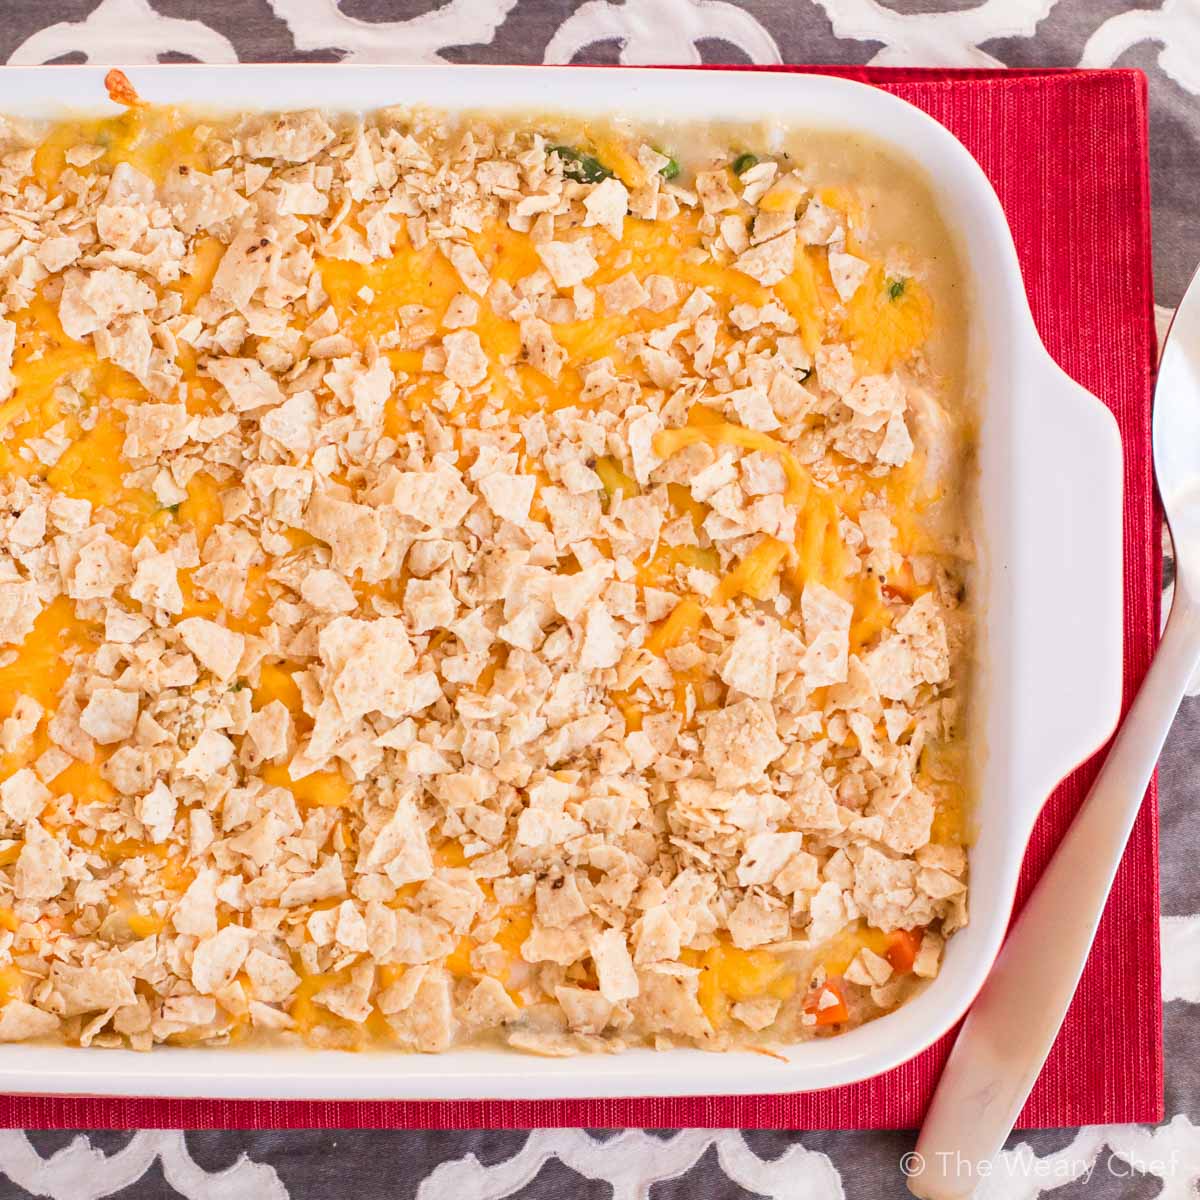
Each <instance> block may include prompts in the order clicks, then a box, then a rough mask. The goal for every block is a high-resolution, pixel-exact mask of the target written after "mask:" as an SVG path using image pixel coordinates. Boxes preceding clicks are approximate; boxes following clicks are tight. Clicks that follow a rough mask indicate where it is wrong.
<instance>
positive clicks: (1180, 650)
mask: <svg viewBox="0 0 1200 1200" xmlns="http://www.w3.org/2000/svg"><path fill="white" fill-rule="evenodd" d="M1198 661H1200V608H1197V607H1196V606H1194V605H1193V604H1192V603H1191V602H1190V601H1188V600H1187V599H1186V597H1184V596H1183V595H1182V594H1181V591H1180V590H1179V589H1177V590H1176V596H1175V603H1174V605H1173V606H1172V609H1171V615H1170V619H1169V620H1168V622H1167V628H1166V631H1165V632H1164V634H1163V638H1162V641H1161V643H1160V645H1159V648H1158V653H1157V654H1156V655H1155V658H1154V662H1153V664H1152V665H1151V668H1150V671H1149V672H1148V674H1147V675H1146V678H1145V680H1144V681H1143V683H1142V687H1141V690H1140V691H1139V692H1138V695H1137V698H1136V699H1135V700H1134V703H1133V706H1132V708H1130V710H1129V715H1128V716H1127V717H1126V719H1125V722H1124V725H1123V726H1122V728H1121V731H1120V733H1119V734H1118V735H1117V737H1116V739H1115V740H1114V741H1113V744H1112V748H1111V750H1110V751H1109V753H1108V758H1107V759H1106V760H1105V763H1104V766H1103V768H1102V769H1101V771H1100V774H1099V775H1098V776H1097V778H1096V782H1095V783H1094V784H1093V785H1092V789H1091V791H1090V792H1089V793H1088V795H1087V798H1086V799H1085V800H1084V802H1083V805H1082V806H1081V807H1080V810H1079V813H1078V815H1077V816H1076V817H1075V820H1074V821H1073V822H1072V824H1071V827H1070V828H1069V829H1068V830H1067V833H1066V835H1065V837H1064V838H1063V840H1062V842H1061V843H1060V845H1059V847H1058V849H1057V850H1056V851H1055V853H1054V857H1053V858H1052V859H1051V860H1050V864H1049V866H1047V868H1046V870H1045V872H1044V873H1043V874H1042V877H1041V879H1040V880H1039V881H1038V884H1037V886H1036V888H1035V889H1034V891H1033V894H1032V895H1031V896H1030V898H1029V900H1028V901H1027V902H1026V904H1025V907H1024V908H1023V909H1022V911H1021V915H1020V917H1019V918H1018V920H1017V923H1016V926H1015V928H1014V929H1013V930H1012V932H1011V933H1010V934H1009V936H1008V940H1007V941H1006V942H1005V944H1004V948H1003V949H1002V950H1001V951H1000V955H999V957H998V958H997V960H996V964H995V966H994V967H993V968H992V972H991V974H990V975H989V976H988V980H987V982H986V983H985V984H984V986H983V990H982V991H981V992H980V993H979V997H978V999H976V1001H975V1004H974V1006H973V1007H972V1009H971V1012H970V1014H969V1015H968V1017H967V1019H966V1022H965V1023H964V1025H963V1027H962V1031H961V1032H960V1033H959V1035H958V1040H957V1041H956V1042H955V1045H954V1049H953V1051H952V1052H951V1055H950V1059H949V1062H948V1063H947V1064H946V1069H945V1071H944V1073H943V1074H942V1078H941V1082H940V1083H939V1084H938V1089H937V1092H936V1093H935V1094H934V1097H933V1102H932V1104H931V1105H930V1108H929V1112H928V1113H927V1115H926V1117H925V1124H924V1125H923V1126H922V1128H921V1133H920V1137H919V1138H918V1140H917V1153H918V1155H920V1158H921V1160H923V1162H924V1166H923V1169H921V1170H920V1172H919V1173H918V1174H915V1175H913V1176H912V1177H911V1178H910V1179H909V1184H908V1186H909V1189H910V1190H911V1191H912V1193H913V1194H914V1195H915V1196H919V1197H922V1200H959V1198H961V1197H966V1196H969V1195H970V1194H971V1192H972V1191H973V1190H974V1188H975V1186H976V1185H977V1184H978V1182H979V1179H980V1173H979V1169H978V1164H979V1163H983V1162H987V1161H989V1160H990V1159H991V1158H992V1157H993V1156H994V1155H995V1154H996V1153H997V1152H998V1151H999V1150H1000V1148H1001V1147H1002V1146H1003V1145H1004V1141H1005V1138H1007V1137H1008V1135H1009V1133H1010V1132H1011V1130H1012V1127H1013V1122H1014V1121H1015V1120H1016V1119H1017V1114H1018V1113H1019V1112H1020V1111H1021V1106H1022V1105H1023V1104H1024V1103H1025V1099H1026V1097H1027V1096H1028V1095H1029V1092H1030V1089H1031V1088H1032V1087H1033V1084H1034V1080H1036V1079H1037V1076H1038V1073H1039V1072H1040V1071H1041V1069H1042V1064H1043V1063H1044V1062H1045V1061H1046V1056H1047V1055H1048V1054H1049V1053H1050V1047H1051V1045H1052V1044H1053V1042H1054V1039H1055V1037H1056V1036H1057V1035H1058V1031H1059V1028H1060V1027H1061V1025H1062V1022H1063V1018H1064V1017H1065V1016H1066V1012H1067V1008H1068V1007H1069V1005H1070V1003H1071V998H1072V997H1073V996H1074V994H1075V988H1076V986H1077V985H1078V983H1079V976H1080V974H1081V973H1082V971H1083V966H1084V963H1085V962H1086V960H1087V956H1088V952H1089V950H1090V949H1091V946H1092V940H1093V939H1094V937H1095V936H1096V927H1097V926H1098V925H1099V923H1100V916H1101V913H1102V912H1103V911H1104V904H1105V901H1106V900H1107V898H1108V893H1109V889H1110V888H1111V887H1112V881H1113V876H1114V875H1115V874H1116V871H1117V865H1118V864H1119V863H1120V861H1121V855H1122V854H1123V852H1124V850H1125V844H1126V842H1127V841H1128V840H1129V833H1130V830H1131V829H1132V828H1133V822H1134V819H1135V818H1136V816H1137V813H1138V809H1139V808H1140V806H1141V802H1142V797H1143V796H1144V795H1145V791H1146V786H1147V784H1148V783H1149V782H1150V776H1151V774H1152V773H1153V771H1154V764H1155V763H1156V762H1157V760H1158V755H1159V752H1160V751H1161V749H1162V745H1163V742H1164V741H1166V737H1167V731H1168V730H1169V729H1170V727H1171V721H1172V719H1173V718H1174V716H1175V713H1176V711H1177V710H1178V708H1179V703H1180V701H1181V700H1182V698H1183V693H1184V689H1185V688H1186V687H1187V683H1188V680H1189V679H1190V678H1191V675H1192V672H1193V670H1194V669H1195V667H1196V664H1197V662H1198ZM913 1161H914V1162H916V1163H917V1165H919V1163H920V1160H913Z"/></svg>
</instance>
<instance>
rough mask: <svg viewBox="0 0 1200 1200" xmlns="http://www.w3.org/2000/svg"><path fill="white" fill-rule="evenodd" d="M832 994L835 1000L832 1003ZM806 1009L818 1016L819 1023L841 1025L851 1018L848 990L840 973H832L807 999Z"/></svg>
mask: <svg viewBox="0 0 1200 1200" xmlns="http://www.w3.org/2000/svg"><path fill="white" fill-rule="evenodd" d="M830 996H832V997H833V1000H834V1002H833V1003H830V1000H829V997H830ZM804 1011H805V1012H807V1013H811V1014H812V1015H813V1016H814V1017H816V1018H817V1024H818V1025H840V1024H842V1022H843V1021H848V1020H849V1019H850V1009H849V1007H848V1006H847V1004H846V991H845V988H844V987H843V985H842V979H841V976H840V975H831V976H830V977H829V978H828V979H826V980H825V983H824V984H823V985H822V986H821V987H820V988H818V989H817V990H816V991H815V992H813V994H812V995H811V996H810V997H809V998H808V999H807V1000H806V1001H805V1003H804Z"/></svg>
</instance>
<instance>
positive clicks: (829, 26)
mask: <svg viewBox="0 0 1200 1200" xmlns="http://www.w3.org/2000/svg"><path fill="white" fill-rule="evenodd" d="M0 57H2V58H3V59H4V60H7V61H9V62H13V63H40V62H83V61H89V60H90V61H93V62H98V63H107V62H122V63H135V62H154V61H156V60H158V61H188V60H194V59H198V60H202V61H208V62H233V61H235V60H238V59H241V60H244V61H264V60H281V59H300V60H339V59H341V60H354V61H359V62H432V61H439V60H445V61H449V62H465V63H475V62H542V61H546V62H616V61H620V62H624V63H648V62H656V63H661V62H676V63H678V62H700V61H705V62H763V63H768V62H805V63H811V62H840V63H866V62H871V63H877V64H888V65H921V66H993V67H994V66H1006V65H1007V66H1075V65H1080V64H1082V65H1085V66H1092V67H1103V66H1113V65H1116V66H1134V67H1140V68H1142V69H1143V70H1144V71H1146V73H1147V75H1148V76H1149V79H1150V103H1151V154H1152V159H1153V162H1152V167H1153V195H1154V237H1155V263H1156V284H1157V293H1158V300H1159V304H1160V306H1161V307H1160V317H1161V318H1162V319H1163V320H1165V319H1166V318H1167V317H1168V316H1169V312H1170V307H1171V306H1172V305H1174V304H1176V303H1177V302H1178V300H1179V297H1180V295H1181V293H1182V291H1183V289H1184V286H1185V285H1186V283H1187V279H1188V276H1189V274H1190V272H1191V270H1192V267H1193V266H1194V264H1195V263H1196V260H1197V258H1198V257H1200V200H1198V199H1197V190H1198V189H1197V185H1198V183H1200V0H744V2H743V3H739V4H733V3H723V2H721V0H624V2H623V3H622V2H620V0H617V2H611V3H609V2H606V0H587V2H583V3H581V2H580V0H342V3H341V4H340V6H339V4H338V2H337V0H208V2H207V3H205V4H189V3H187V2H186V0H153V3H151V2H149V0H103V3H96V2H95V0H6V2H5V3H3V4H2V5H0ZM1198 746H1200V700H1188V701H1186V702H1185V705H1184V709H1183V712H1182V713H1181V714H1180V717H1179V719H1178V721H1177V722H1176V724H1175V729H1174V732H1173V734H1172V737H1171V739H1170V741H1169V743H1168V746H1167V750H1166V753H1165V755H1164V758H1163V763H1162V776H1161V781H1162V787H1161V803H1162V847H1163V849H1162V912H1163V918H1162V921H1163V926H1162V931H1163V967H1164V970H1163V993H1164V994H1163V999H1164V1001H1165V1006H1164V1022H1165V1030H1164V1034H1165V1043H1166V1087H1167V1095H1166V1106H1167V1121H1166V1122H1165V1123H1164V1124H1163V1125H1162V1126H1160V1127H1158V1128H1157V1129H1153V1128H1144V1127H1138V1126H1121V1127H1114V1126H1108V1127H1092V1128H1085V1129H1081V1130H1059V1131H1046V1132H1038V1133H1025V1134H1021V1135H1018V1136H1016V1137H1014V1138H1013V1139H1011V1141H1010V1142H1009V1148H1008V1150H1007V1151H1006V1152H1005V1154H1004V1155H1003V1156H1002V1158H1001V1159H1000V1160H998V1162H997V1163H996V1164H995V1165H994V1168H993V1171H992V1174H991V1176H990V1177H989V1178H988V1179H986V1180H983V1181H982V1182H981V1185H980V1189H979V1193H978V1194H979V1195H980V1196H981V1197H989V1198H993V1200H1017V1198H1021V1200H1032V1198H1033V1197H1038V1196H1042V1195H1047V1194H1050V1195H1053V1196H1054V1197H1055V1200H1078V1198H1080V1197H1085V1196H1086V1197H1096V1198H1097V1200H1110V1198H1112V1200H1115V1198H1118V1197H1119V1198H1121V1200H1141V1198H1142V1197H1147V1198H1148V1197H1151V1196H1160V1197H1163V1198H1164V1200H1184V1197H1194V1196H1196V1195H1197V1192H1198V1181H1200V1128H1198V1127H1197V1125H1196V1124H1194V1123H1193V1121H1194V1120H1196V1121H1200V1061H1198V1059H1200V1055H1198V1054H1197V1051H1196V1040H1197V1033H1198V1032H1200V1022H1198V1020H1197V1010H1196V1007H1195V1006H1196V1005H1197V1004H1200V871H1197V870H1196V868H1195V854H1196V849H1197V845H1198V844H1200V839H1198V837H1197V834H1196V833H1195V831H1194V829H1193V827H1192V824H1191V823H1190V822H1189V820H1188V817H1189V805H1190V801H1191V799H1192V797H1193V796H1194V795H1195V793H1196V789H1197V785H1198V784H1200V767H1198V766H1197V765H1196V763H1195V759H1194V754H1195V752H1196V748H1197V747H1198ZM911 1145H912V1135H911V1134H905V1133H829V1132H825V1133H812V1132H805V1131H795V1132H746V1133H739V1132H737V1131H701V1130H685V1131H682V1132H662V1131H654V1132H645V1131H639V1130H627V1131H624V1132H610V1133H596V1134H589V1133H586V1132H584V1131H582V1130H547V1131H538V1132H534V1133H531V1134H526V1133H521V1132H471V1131H453V1132H409V1133H388V1132H377V1131H333V1132H330V1131H292V1132H259V1133H250V1132H236V1131H225V1132H215V1133H190V1134H187V1135H184V1134H180V1133H173V1132H150V1131H147V1132H141V1133H133V1134H130V1133H107V1132H88V1131H81V1132H78V1133H57V1132H56V1133H46V1132H36V1131H26V1132H21V1131H8V1132H3V1131H0V1198H7V1197H17V1196H22V1197H24V1196H47V1197H53V1198H54V1200H100V1198H101V1197H119V1198H120V1200H152V1198H153V1200H159V1198H167V1197H170V1198H175V1197H187V1198H188V1200H327V1198H329V1200H332V1198H335V1197H336V1198H341V1197H353V1198H354V1200H385V1198H386V1200H401V1198H405V1197H419V1198H420V1200H492V1198H495V1200H499V1198H501V1197H521V1198H523V1200H557V1198H558V1197H568V1196H569V1197H572V1198H579V1200H605V1198H608V1197H612V1198H613V1200H635V1198H639V1197H649V1198H652V1200H684V1198H688V1200H691V1198H692V1197H695V1198H697V1200H726V1198H733V1197H747V1198H748V1197H752V1196H761V1197H770V1198H772V1200H784V1198H788V1200H802V1198H803V1200H832V1198H834V1197H842V1196H850V1197H855V1198H862V1200H881V1198H883V1197H894V1196H899V1195H900V1194H902V1192H903V1184H902V1178H901V1174H900V1159H901V1156H902V1154H903V1153H904V1152H905V1151H906V1150H908V1149H909V1148H911Z"/></svg>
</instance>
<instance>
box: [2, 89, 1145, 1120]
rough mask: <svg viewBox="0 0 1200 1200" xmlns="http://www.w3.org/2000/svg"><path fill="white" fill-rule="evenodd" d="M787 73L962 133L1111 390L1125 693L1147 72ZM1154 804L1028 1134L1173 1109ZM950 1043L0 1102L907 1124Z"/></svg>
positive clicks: (1029, 869) (219, 1112)
mask: <svg viewBox="0 0 1200 1200" xmlns="http://www.w3.org/2000/svg"><path fill="white" fill-rule="evenodd" d="M743 69H754V68H743ZM782 69H784V70H789V69H790V70H795V69H801V70H812V71H820V72H821V73H827V74H836V75H842V76H846V77H849V78H854V79H859V80H861V81H864V82H867V83H872V84H876V85H878V86H880V87H882V88H884V89H885V90H887V91H890V92H893V93H895V94H896V95H898V96H902V97H903V98H904V99H906V100H908V101H911V102H912V103H913V104H915V105H917V106H918V107H919V108H922V109H924V110H925V111H926V112H928V113H929V114H930V115H932V116H933V117H936V118H937V119H938V120H939V121H941V122H942V124H943V125H945V126H947V127H948V128H949V129H950V130H951V131H952V132H954V133H955V134H956V135H957V136H958V137H959V138H960V139H961V140H962V141H963V142H964V143H965V144H966V146H967V148H968V149H969V150H970V151H971V152H972V153H973V154H974V155H975V157H976V158H977V159H978V160H979V162H980V164H981V165H982V167H983V169H984V170H985V171H986V172H987V174H988V176H989V177H990V178H991V180H992V183H993V184H994V185H995V187H996V190H997V192H998V193H999V195H1000V200H1001V202H1002V203H1003V205H1004V209H1005V212H1006V213H1007V214H1008V219H1009V222H1010V224H1011V225H1012V229H1013V234H1014V237H1015V240H1016V244H1017V251H1018V253H1019V255H1020V258H1021V266H1022V268H1023V270H1024V273H1025V284H1026V288H1027V290H1028V293H1029V300H1030V303H1031V305H1032V307H1033V315H1034V318H1035V319H1036V321H1037V325H1038V329H1039V330H1040V331H1041V334H1042V337H1043V338H1044V339H1045V342H1046V345H1047V346H1048V347H1049V349H1050V352H1051V353H1052V354H1053V355H1054V357H1055V358H1056V359H1057V360H1058V361H1059V363H1061V364H1062V366H1063V367H1064V368H1065V369H1066V370H1067V371H1068V372H1069V373H1070V374H1071V375H1072V376H1073V377H1074V378H1075V379H1077V380H1078V381H1079V382H1080V383H1081V384H1083V385H1084V387H1086V388H1088V389H1090V390H1091V391H1092V392H1094V393H1095V394H1096V395H1097V396H1099V397H1101V399H1103V400H1104V402H1105V403H1106V404H1107V405H1108V406H1109V407H1110V408H1111V409H1112V410H1113V413H1114V414H1115V415H1116V418H1117V421H1118V423H1119V424H1120V427H1121V436H1122V439H1123V441H1124V446H1125V489H1126V491H1125V703H1126V705H1128V703H1129V701H1130V700H1131V699H1132V695H1133V692H1134V691H1135V690H1136V687H1137V685H1138V684H1139V683H1140V682H1141V679H1142V676H1143V675H1144V674H1145V671H1146V668H1147V666H1148V665H1149V662H1150V657H1151V654H1152V653H1153V649H1154V645H1155V643H1156V641H1157V638H1158V622H1159V578H1160V567H1161V561H1160V560H1161V545H1160V539H1159V528H1160V513H1159V510H1158V505H1157V499H1156V497H1155V493H1154V482H1153V477H1152V471H1151V462H1150V392H1151V386H1152V382H1153V375H1154V363H1155V334H1154V313H1153V287H1152V281H1151V257H1150V189H1149V178H1148V174H1147V171H1148V168H1147V156H1146V152H1147V134H1146V83H1145V78H1144V76H1143V75H1142V74H1141V73H1140V72H1137V71H940V70H908V69H901V70H885V69H873V68H850V69H839V68H825V67H817V68H782ZM1084 682H1085V681H1081V685H1082V684H1084ZM1097 765H1098V760H1095V759H1094V760H1093V761H1092V762H1090V763H1088V764H1086V765H1084V766H1082V767H1080V768H1079V769H1078V770H1077V771H1075V772H1074V773H1073V774H1072V775H1071V776H1070V777H1069V778H1068V779H1067V780H1066V781H1065V782H1064V783H1063V784H1062V786H1060V787H1059V788H1058V790H1057V791H1056V792H1055V794H1054V796H1053V798H1052V799H1051V801H1050V803H1049V804H1048V805H1047V807H1046V811H1045V812H1044V814H1043V815H1042V818H1041V820H1040V821H1039V823H1038V826H1037V829H1036V830H1035V832H1034V836H1033V841H1032V843H1031V845H1030V849H1029V855H1028V857H1027V860H1026V864H1025V871H1024V875H1023V876H1022V884H1021V891H1020V896H1019V900H1020V899H1022V898H1023V897H1024V896H1025V895H1026V894H1027V893H1028V889H1029V887H1030V886H1031V884H1032V883H1033V881H1034V880H1035V879H1036V878H1037V875H1038V873H1039V872H1040V870H1041V868H1042V866H1043V865H1044V863H1045V862H1046V860H1047V858H1048V857H1049V854H1050V852H1051V850H1052V849H1053V847H1054V845H1055V843H1056V842H1057V839H1058V837H1059V835H1060V834H1061V833H1062V831H1063V829H1064V828H1065V827H1066V825H1067V823H1068V822H1069V820H1070V818H1071V815H1072V813H1073V812H1074V811H1075V808H1076V807H1077V806H1078V804H1079V802H1080V801H1081V800H1082V798H1083V795H1084V793H1085V792H1086V790H1087V788H1088V786H1089V784H1090V783H1091V780H1092V778H1093V777H1094V775H1095V772H1096V768H1097ZM1155 798H1156V797H1155V788H1154V785H1153V784H1151V787H1150V791H1149V793H1148V794H1147V803H1146V804H1145V805H1144V806H1143V808H1142V813H1141V816H1140V817H1139V819H1138V821H1137V824H1136V825H1135V827H1134V831H1133V837H1132V840H1131V841H1130V845H1129V849H1128V851H1127V852H1126V854H1125V859H1124V861H1123V863H1122V864H1121V868H1120V871H1119V872H1118V874H1117V880H1116V884H1115V886H1114V889H1113V895H1112V898H1111V899H1110V901H1109V904H1108V908H1107V910H1106V912H1105V916H1104V919H1103V921H1102V923H1101V925H1100V931H1099V934H1098V936H1097V939H1096V946H1095V949H1094V951H1093V953H1092V957H1091V960H1090V961H1089V963H1088V965H1087V969H1086V970H1085V971H1084V975H1083V980H1082V982H1081V984H1080V989H1079V993H1078V995H1077V996H1076V999H1075V1003H1074V1004H1073V1005H1072V1007H1071V1010H1070V1012H1069V1013H1068V1015H1067V1021H1066V1024H1065V1025H1064V1026H1063V1030H1062V1033H1061V1034H1060V1035H1059V1038H1058V1041H1057V1042H1056V1043H1055V1046H1054V1049H1053V1051H1052V1052H1051V1054H1050V1058H1049V1060H1048V1061H1047V1063H1046V1067H1045V1069H1044V1070H1043V1072H1042V1075H1041V1078H1040V1079H1039V1080H1038V1082H1037V1085H1036V1086H1035V1088H1034V1090H1033V1093H1032V1095H1031V1096H1030V1098H1029V1102H1028V1104H1026V1106H1025V1109H1024V1111H1023V1112H1022V1114H1021V1119H1020V1120H1019V1121H1018V1125H1019V1126H1022V1127H1027V1128H1029V1127H1035V1128H1036V1127H1046V1126H1069V1125H1084V1124H1092V1123H1108V1122H1128V1121H1138V1122H1143V1121H1158V1120H1160V1119H1161V1118H1162V1115H1163V1088H1162V1037H1161V1025H1162V1020H1161V1018H1162V1012H1161V989H1160V985H1159V958H1158V826H1157V809H1156V804H1155ZM952 1036H953V1035H948V1036H947V1037H945V1038H943V1039H942V1041H941V1042H939V1043H938V1044H937V1045H935V1046H933V1047H931V1048H930V1049H929V1050H928V1051H926V1052H925V1053H924V1054H922V1055H920V1056H918V1057H917V1058H915V1059H913V1060H912V1061H911V1062H908V1063H906V1064H905V1065H904V1066H902V1067H898V1068H897V1069H896V1070H894V1071H891V1072H889V1073H888V1074H886V1075H882V1076H879V1077H877V1078H875V1079H872V1080H868V1081H867V1082H865V1083H860V1084H856V1085H854V1086H852V1087H845V1088H836V1089H832V1090H830V1091H825V1092H809V1093H804V1094H799V1095H787V1096H740V1097H701V1098H691V1099H665V1100H655V1099H643V1100H597V1101H540V1102H532V1101H531V1102H497V1101H492V1102H482V1101H471V1102H464V1103H453V1104H452V1103H433V1102H412V1103H388V1102H370V1103H321V1102H316V1101H292V1102H287V1103H274V1102H269V1101H263V1102H256V1101H211V1100H204V1101H194V1100H102V1099H86V1098H70V1099H55V1098H50V1097H34V1096H9V1097H0V1125H2V1126H5V1127H9V1128H60V1129H62V1128H70V1129H97V1128H128V1129H132V1128H150V1127H158V1128H184V1129H236V1128H310V1127H323V1128H385V1127H387V1128H414V1129H421V1128H443V1129H454V1128H457V1129H470V1128H481V1127H488V1128H519V1129H524V1128H532V1127H540V1126H556V1125H558V1126H580V1127H591V1128H597V1127H625V1126H642V1127H656V1128H679V1127H695V1126H726V1127H734V1128H755V1127H757V1128H789V1129H889V1128H890V1129H896V1128H904V1127H909V1126H914V1125H916V1124H918V1123H919V1122H920V1120H921V1117H922V1115H923V1114H924V1111H925V1106H926V1105H927V1103H928V1101H929V1098H930V1096H931V1095H932V1093H933V1088H934V1085H935V1084H936V1082H937V1078H938V1074H939V1072H940V1070H941V1066H942V1063H943V1062H944V1061H945V1059H946V1055H947V1054H948V1053H949V1050H950V1044H951V1041H952Z"/></svg>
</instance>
